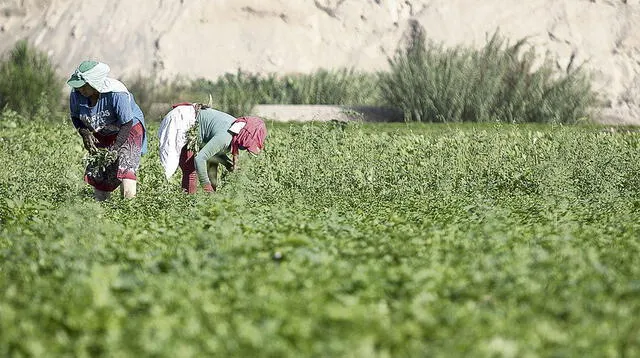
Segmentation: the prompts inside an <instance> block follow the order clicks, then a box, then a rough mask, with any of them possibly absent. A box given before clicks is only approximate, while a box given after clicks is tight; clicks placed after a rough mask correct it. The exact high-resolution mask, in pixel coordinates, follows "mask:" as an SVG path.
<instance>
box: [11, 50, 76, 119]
mask: <svg viewBox="0 0 640 358" xmlns="http://www.w3.org/2000/svg"><path fill="white" fill-rule="evenodd" d="M62 83H63V79H62V78H61V77H60V76H58V75H57V74H56V71H55V68H54V66H53V65H52V63H51V61H50V60H49V58H48V57H47V55H46V54H44V53H42V52H40V51H38V50H36V49H35V48H33V47H31V46H30V45H29V44H28V43H27V41H24V40H22V41H18V42H17V43H16V45H15V46H14V48H13V49H12V50H11V52H10V53H9V56H8V58H7V59H5V60H3V61H2V63H0V107H1V108H4V107H7V108H10V109H12V110H15V111H16V112H18V113H21V114H23V115H26V116H31V115H34V114H36V113H38V111H40V112H42V110H41V109H40V108H42V107H43V106H44V107H47V108H49V109H52V108H56V109H58V108H60V106H61V103H62V99H63V97H62Z"/></svg>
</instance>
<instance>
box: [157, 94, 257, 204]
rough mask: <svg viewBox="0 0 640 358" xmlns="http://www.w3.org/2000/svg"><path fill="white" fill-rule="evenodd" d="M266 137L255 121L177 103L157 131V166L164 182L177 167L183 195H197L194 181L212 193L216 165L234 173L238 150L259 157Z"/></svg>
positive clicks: (216, 176)
mask: <svg viewBox="0 0 640 358" xmlns="http://www.w3.org/2000/svg"><path fill="white" fill-rule="evenodd" d="M266 135H267V130H266V127H265V124H264V121H262V119H260V118H258V117H240V118H235V117H233V116H232V115H230V114H228V113H225V112H221V111H218V110H215V109H213V108H210V107H209V106H206V105H203V104H198V103H188V102H183V103H179V104H176V105H174V106H173V109H172V110H171V111H170V112H169V113H167V115H166V116H165V117H164V118H163V120H162V123H161V124H160V129H159V130H158V137H159V139H160V162H161V164H162V166H163V167H164V169H165V176H166V178H167V180H168V179H169V178H171V176H172V175H173V173H174V172H175V171H176V169H177V168H178V167H180V169H181V170H182V189H183V190H184V191H186V192H187V193H189V194H193V193H195V192H196V191H197V187H198V181H200V184H201V185H202V189H203V190H204V191H205V192H214V191H216V189H217V181H218V167H219V165H220V164H222V165H223V166H224V167H225V168H226V169H227V170H228V171H230V172H231V171H233V170H235V169H236V167H237V163H238V154H239V150H241V149H243V150H247V151H248V152H250V153H252V154H256V155H257V154H259V153H260V151H261V150H262V149H263V148H264V140H265V138H266ZM229 152H231V154H232V159H230V158H229V156H228V154H229Z"/></svg>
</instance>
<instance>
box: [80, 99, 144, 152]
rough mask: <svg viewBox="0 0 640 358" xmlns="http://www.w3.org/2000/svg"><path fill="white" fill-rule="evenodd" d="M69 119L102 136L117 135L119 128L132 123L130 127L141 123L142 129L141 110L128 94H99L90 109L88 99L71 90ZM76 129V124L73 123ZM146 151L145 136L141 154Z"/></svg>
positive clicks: (142, 118)
mask: <svg viewBox="0 0 640 358" xmlns="http://www.w3.org/2000/svg"><path fill="white" fill-rule="evenodd" d="M69 111H70V112H71V118H77V119H79V120H80V122H82V124H84V125H85V126H86V127H88V128H90V129H92V130H93V131H95V132H99V133H100V134H102V135H107V136H108V135H113V134H117V133H118V131H119V130H120V126H121V125H123V124H125V123H129V122H131V121H133V123H132V125H136V124H137V123H141V124H142V126H143V127H144V115H143V114H142V110H141V109H140V107H139V106H138V104H137V103H136V101H135V99H134V98H133V94H131V93H129V92H107V93H101V94H100V97H99V98H98V102H97V103H96V105H95V106H93V107H91V104H90V102H89V98H87V97H85V96H83V95H81V94H80V92H78V91H75V90H72V91H71V96H70V97H69ZM74 126H76V128H77V127H78V125H77V123H74ZM146 151H147V136H146V129H145V136H144V140H143V142H142V153H146Z"/></svg>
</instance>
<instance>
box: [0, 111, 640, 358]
mask: <svg viewBox="0 0 640 358" xmlns="http://www.w3.org/2000/svg"><path fill="white" fill-rule="evenodd" d="M3 116H4V117H7V115H6V113H5V114H4V115H3ZM4 117H2V118H1V120H0V163H2V166H1V168H0V220H1V221H0V356H11V357H26V356H45V357H53V356H69V357H71V356H73V357H83V356H87V357H88V356H109V357H127V356H131V357H134V356H153V357H203V356H205V357H206V356H208V357H306V356H312V357H431V356H433V357H457V356H474V357H537V356H540V357H587V356H588V357H633V356H636V357H637V356H640V333H639V332H640V239H639V237H640V223H639V221H638V218H639V217H640V176H639V175H638V174H639V173H640V148H639V147H640V135H639V134H634V133H616V134H612V133H607V132H603V131H602V129H601V128H598V127H580V126H555V127H552V126H539V125H538V126H530V125H519V126H515V125H497V124H496V125H492V124H489V125H483V126H472V125H459V126H450V125H444V124H443V125H426V124H413V125H380V124H349V125H340V124H333V123H324V124H322V123H316V124H304V125H303V124H295V125H294V124H277V125H276V124H273V123H269V124H268V128H269V137H268V138H267V143H266V145H267V147H266V150H265V152H264V153H263V154H261V155H260V156H259V157H257V158H249V157H242V158H241V169H240V170H239V171H238V172H236V173H233V174H231V175H227V176H225V177H224V178H223V179H222V184H221V186H220V188H219V190H218V192H217V193H215V194H214V195H206V194H205V193H201V194H197V195H194V196H187V195H184V194H182V193H181V192H180V185H179V174H178V175H177V177H175V178H173V179H172V181H171V182H170V183H167V182H166V181H165V180H164V177H163V174H162V171H161V166H160V163H159V160H158V155H157V146H158V143H157V139H156V136H155V133H156V131H157V124H151V125H150V128H149V139H150V146H149V147H150V152H149V154H147V155H146V156H145V157H143V161H142V165H141V169H140V173H139V185H138V193H139V194H138V196H137V197H136V198H135V199H134V200H131V201H124V200H122V199H120V198H119V197H117V196H115V197H114V198H112V199H111V200H110V201H108V202H104V203H96V202H94V201H93V200H92V199H91V190H90V188H89V187H88V186H87V185H86V184H84V183H83V182H82V180H81V175H82V171H83V167H82V160H81V159H82V156H83V148H82V143H81V140H80V138H79V136H78V135H77V134H76V133H74V130H73V128H72V126H71V125H70V124H55V123H35V122H33V123H27V122H24V121H12V120H10V118H9V119H8V118H4ZM276 252H278V253H280V254H281V255H282V258H281V259H279V260H278V259H274V254H275V253H276Z"/></svg>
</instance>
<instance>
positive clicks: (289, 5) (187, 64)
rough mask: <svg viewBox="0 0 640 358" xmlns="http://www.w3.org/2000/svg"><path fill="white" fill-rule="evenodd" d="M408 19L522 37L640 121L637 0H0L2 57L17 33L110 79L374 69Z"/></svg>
mask: <svg viewBox="0 0 640 358" xmlns="http://www.w3.org/2000/svg"><path fill="white" fill-rule="evenodd" d="M413 20H416V21H418V22H419V23H420V24H421V25H422V26H423V27H424V29H425V30H426V34H427V37H428V38H429V39H431V40H433V41H436V42H442V43H444V44H445V45H447V46H455V45H471V46H481V45H483V44H484V42H485V39H486V37H487V35H490V34H491V33H493V32H494V31H496V30H497V29H499V31H500V33H502V34H503V35H505V36H507V37H508V38H510V39H512V40H513V41H516V40H518V39H521V38H523V37H528V38H529V43H530V44H532V45H535V46H536V49H537V51H538V52H539V53H540V55H541V56H543V55H545V54H547V55H548V56H551V58H553V60H554V61H555V62H556V64H557V66H558V68H559V69H560V70H566V69H567V68H571V67H574V66H579V65H581V64H584V66H585V67H586V68H587V69H588V70H589V71H591V72H592V74H593V79H594V86H595V88H596V89H597V90H598V92H600V93H601V94H602V97H603V99H604V100H605V109H604V110H603V111H602V113H601V115H600V116H599V120H600V121H602V122H606V123H632V124H640V106H639V104H640V77H639V76H638V75H639V73H640V1H639V0H627V1H625V0H609V1H605V0H528V1H518V0H484V1H477V0H431V1H428V0H420V1H411V0H407V1H399V0H315V1H312V0H269V1H266V0H233V1H231V0H217V1H213V0H186V1H185V0H135V1H123V0H113V1H97V0H87V1H72V0H0V54H3V53H6V52H7V51H8V50H10V49H11V48H12V47H13V45H14V43H15V41H16V40H19V39H24V38H26V39H28V40H29V41H30V42H31V43H32V44H34V45H35V46H36V47H37V48H38V49H40V50H43V51H45V52H46V53H48V54H49V55H50V56H51V58H52V60H53V62H54V63H55V64H56V66H58V70H59V72H60V74H61V75H65V76H66V75H68V74H69V73H70V72H71V71H73V69H74V67H75V66H76V65H77V64H78V63H79V62H80V61H82V60H83V59H88V58H91V59H99V60H101V61H103V62H106V63H108V64H109V65H110V66H111V67H112V73H113V76H114V77H125V76H133V75H137V74H142V75H150V74H155V75H157V76H159V77H160V78H173V77H175V76H183V77H185V78H196V77H205V78H210V79H215V78H216V77H218V76H219V75H221V74H224V73H226V72H235V71H236V70H237V69H239V68H240V69H242V70H245V71H249V72H255V73H266V72H280V73H287V72H310V71H313V70H315V69H318V68H341V67H353V68H356V69H359V70H366V71H375V70H381V69H385V68H386V66H387V63H388V62H387V58H388V57H389V56H391V55H393V53H394V51H395V50H396V49H397V48H398V46H401V45H402V43H403V40H404V39H405V38H406V36H407V33H408V30H409V26H410V22H411V21H413Z"/></svg>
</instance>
